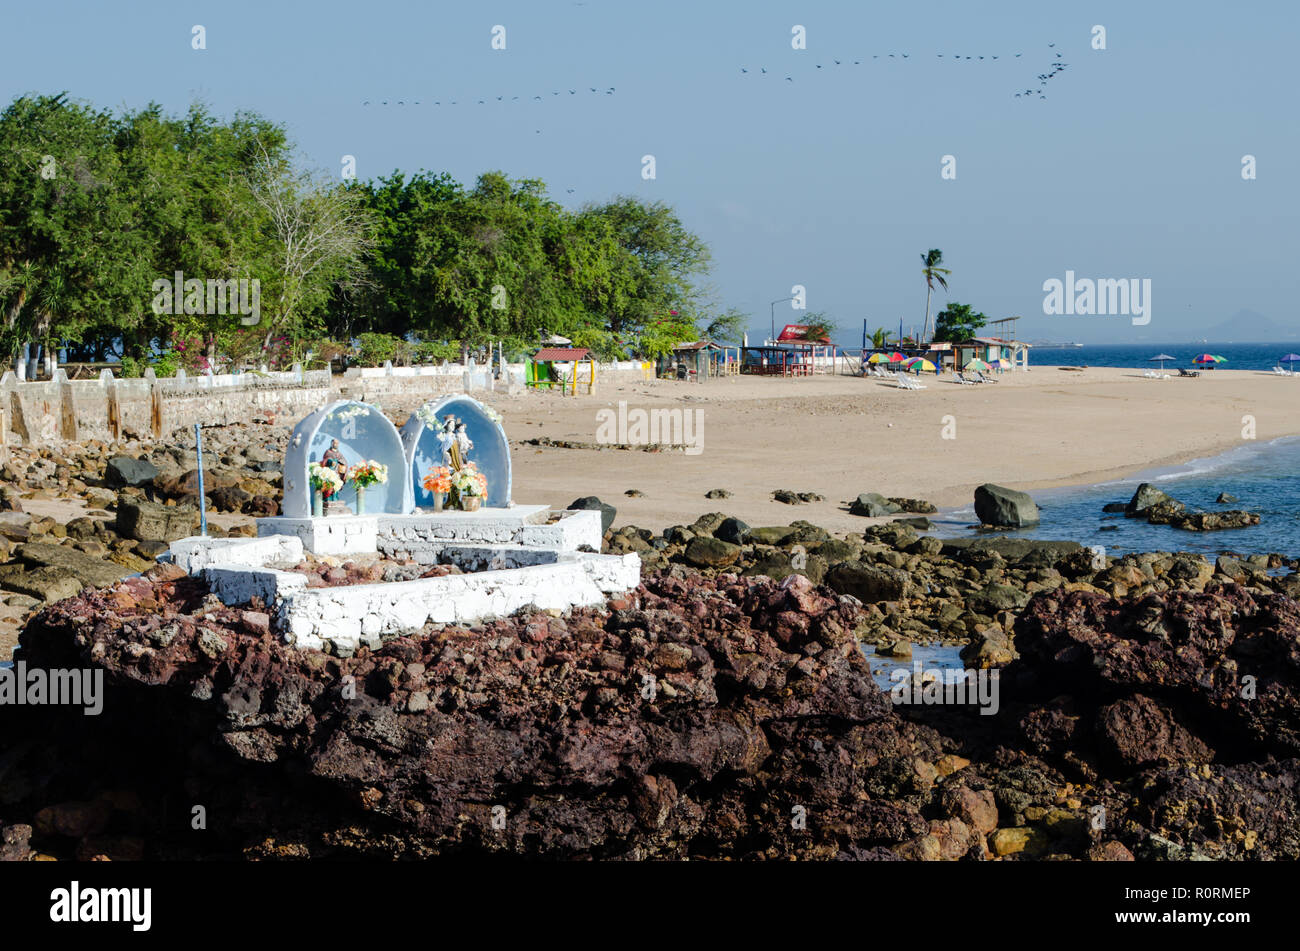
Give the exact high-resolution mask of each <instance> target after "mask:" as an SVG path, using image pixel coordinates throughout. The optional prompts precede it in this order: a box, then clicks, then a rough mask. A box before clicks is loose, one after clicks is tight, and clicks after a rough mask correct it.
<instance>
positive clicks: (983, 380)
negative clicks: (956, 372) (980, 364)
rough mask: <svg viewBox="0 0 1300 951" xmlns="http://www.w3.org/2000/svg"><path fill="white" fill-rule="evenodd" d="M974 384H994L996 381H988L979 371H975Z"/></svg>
mask: <svg viewBox="0 0 1300 951" xmlns="http://www.w3.org/2000/svg"><path fill="white" fill-rule="evenodd" d="M975 382H976V383H996V382H997V380H990V379H989V378H988V377H986V376H985V375H984V374H983V373H981V372H980V371H979V370H976V371H975Z"/></svg>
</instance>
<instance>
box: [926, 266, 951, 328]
mask: <svg viewBox="0 0 1300 951" xmlns="http://www.w3.org/2000/svg"><path fill="white" fill-rule="evenodd" d="M941 264H943V252H942V251H940V250H939V249H938V248H931V249H930V250H929V251H927V252H926V253H925V254H922V255H921V275H922V276H923V277H924V278H925V323H924V324H923V325H922V327H921V339H922V340H926V339H928V335H929V333H930V294H931V293H933V291H934V285H935V284H938V285H939V286H940V287H942V288H943V289H944V290H945V291H946V290H947V289H948V275H949V274H951V273H952V271H950V270H948V269H947V268H946V267H940V265H941Z"/></svg>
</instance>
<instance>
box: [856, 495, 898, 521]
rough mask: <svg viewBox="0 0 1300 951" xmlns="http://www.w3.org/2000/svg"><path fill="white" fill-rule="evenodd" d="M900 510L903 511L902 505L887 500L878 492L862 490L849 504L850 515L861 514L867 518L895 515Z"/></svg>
mask: <svg viewBox="0 0 1300 951" xmlns="http://www.w3.org/2000/svg"><path fill="white" fill-rule="evenodd" d="M901 511H903V508H902V506H900V505H896V504H895V503H893V502H891V501H889V499H887V498H885V497H884V496H883V495H881V494H880V493H879V492H864V493H862V494H861V495H859V496H858V497H857V498H856V499H854V500H853V502H852V504H851V505H849V514H850V515H863V516H866V517H867V518H879V517H880V516H883V515H896V514H898V513H899V512H901Z"/></svg>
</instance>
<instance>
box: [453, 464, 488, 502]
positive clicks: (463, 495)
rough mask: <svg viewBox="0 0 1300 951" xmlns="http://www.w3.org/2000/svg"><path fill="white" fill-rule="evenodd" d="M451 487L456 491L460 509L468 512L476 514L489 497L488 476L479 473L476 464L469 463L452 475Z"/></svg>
mask: <svg viewBox="0 0 1300 951" xmlns="http://www.w3.org/2000/svg"><path fill="white" fill-rule="evenodd" d="M451 486H452V488H453V489H455V490H456V497H457V499H459V501H460V507H461V508H462V509H464V510H465V511H466V512H475V511H477V510H478V507H479V506H480V505H482V504H483V497H484V496H485V495H487V476H485V475H484V474H483V473H481V472H479V471H478V469H477V468H475V466H474V463H472V462H467V463H465V465H463V466H461V468H459V469H457V470H456V471H455V472H453V473H452V474H451Z"/></svg>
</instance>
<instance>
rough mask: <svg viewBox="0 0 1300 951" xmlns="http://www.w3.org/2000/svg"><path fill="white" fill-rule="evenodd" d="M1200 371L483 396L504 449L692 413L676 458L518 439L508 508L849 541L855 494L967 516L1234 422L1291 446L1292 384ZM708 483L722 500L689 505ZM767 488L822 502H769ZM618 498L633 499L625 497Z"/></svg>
mask: <svg viewBox="0 0 1300 951" xmlns="http://www.w3.org/2000/svg"><path fill="white" fill-rule="evenodd" d="M1217 373H1218V375H1217V376H1216V377H1213V378H1204V377H1203V378H1200V379H1197V380H1169V381H1159V382H1157V381H1152V380H1147V379H1144V378H1142V377H1140V376H1138V375H1137V374H1136V372H1135V371H1133V370H1131V369H1126V368H1095V369H1094V368H1090V369H1089V370H1088V371H1086V372H1084V373H1072V372H1064V371H1059V370H1054V369H1051V368H1035V369H1032V370H1031V371H1030V372H1029V373H1028V374H1012V373H1008V374H1004V375H1003V377H1002V378H1001V379H1000V380H999V382H998V383H997V384H993V385H992V386H988V387H987V388H986V387H985V386H978V387H962V386H957V385H955V384H953V383H951V382H949V381H947V380H945V379H944V378H939V379H938V380H937V381H936V380H935V379H934V378H933V377H931V378H930V379H929V380H928V381H927V389H926V390H925V391H919V392H909V391H904V390H901V389H898V388H894V387H891V386H885V385H880V384H879V383H877V382H876V381H870V380H863V379H860V378H854V377H823V378H816V377H814V378H811V379H800V380H771V379H766V380H765V379H762V378H741V380H738V381H734V380H722V381H709V382H708V383H705V384H675V383H644V384H638V385H629V386H620V387H611V388H609V389H608V390H606V391H605V392H598V394H597V396H596V397H595V398H592V399H587V400H580V401H576V402H575V401H573V400H572V399H570V400H568V401H561V400H559V399H558V398H553V399H549V400H547V399H543V400H542V401H533V400H531V399H527V400H521V399H520V398H518V397H515V398H510V397H506V398H498V399H497V400H495V401H494V402H496V404H497V406H498V408H499V409H501V410H502V411H503V412H505V413H506V416H507V427H508V431H509V432H510V434H511V437H512V439H514V440H515V441H516V443H517V445H518V444H519V443H523V442H524V441H525V440H527V439H529V438H532V437H547V438H552V439H559V440H571V441H576V442H592V441H593V438H594V434H595V423H594V418H595V414H596V412H597V410H600V409H604V408H608V407H613V406H615V405H617V403H618V402H619V401H627V402H628V404H629V405H635V406H638V407H654V408H678V407H680V408H684V409H686V410H694V409H697V408H698V409H699V410H701V411H702V412H703V414H704V415H703V420H704V426H703V432H704V440H703V451H702V452H701V453H700V454H699V455H697V456H693V457H688V456H686V455H685V454H684V453H644V452H635V451H625V450H605V451H600V450H592V449H560V448H552V447H546V448H538V447H534V446H529V445H518V449H517V451H516V475H515V496H516V498H518V499H521V500H523V499H528V500H529V501H534V500H536V501H541V502H545V503H547V504H550V505H553V506H562V505H567V504H568V503H569V502H571V501H572V500H573V499H574V498H577V497H578V496H580V495H583V496H585V495H596V496H598V497H600V498H601V499H602V500H603V501H605V502H608V503H610V504H612V505H614V506H615V507H617V508H618V510H619V511H618V516H617V518H616V521H615V524H616V525H628V524H633V525H637V526H639V527H644V528H649V529H653V530H661V529H663V528H665V527H667V526H669V525H672V524H675V523H682V524H685V523H689V522H691V521H693V520H694V519H695V518H696V517H697V516H698V515H700V514H701V513H702V512H706V511H710V510H712V509H726V510H727V511H728V512H729V514H734V515H735V516H736V517H738V518H741V519H743V520H744V521H746V522H749V523H750V524H752V525H764V524H777V523H782V522H786V523H788V522H789V521H791V520H792V519H806V520H808V521H812V522H815V523H816V524H819V525H823V526H825V527H826V528H828V529H831V530H835V531H850V530H857V529H859V528H861V527H865V526H866V525H870V524H872V522H871V520H868V519H863V518H861V517H858V516H851V515H849V514H848V511H847V503H848V502H850V501H851V500H852V499H854V498H856V497H857V495H858V494H860V493H863V492H879V493H880V494H882V495H886V496H907V497H913V498H924V499H926V500H927V501H929V502H932V503H933V504H934V505H936V506H937V507H939V508H940V509H949V508H955V507H959V506H962V505H969V504H970V503H971V499H972V497H973V492H974V489H975V487H976V486H978V485H980V484H983V483H985V482H994V483H997V484H999V485H1005V486H1007V487H1009V488H1015V489H1020V490H1022V491H1028V492H1031V493H1032V492H1036V491H1042V490H1048V489H1050V490H1057V489H1070V488H1086V487H1088V486H1092V485H1097V484H1101V483H1105V482H1112V481H1114V482H1122V481H1126V480H1131V479H1133V478H1135V477H1138V476H1140V475H1142V474H1144V473H1147V472H1149V471H1150V470H1155V469H1162V468H1168V467H1176V466H1180V465H1186V464H1187V463H1189V462H1192V461H1194V460H1198V459H1209V458H1213V457H1217V456H1221V455H1223V454H1225V453H1227V452H1230V451H1232V450H1233V449H1235V448H1237V447H1240V446H1242V445H1243V444H1246V443H1247V440H1244V439H1243V438H1242V430H1243V426H1244V423H1243V417H1246V416H1251V417H1254V418H1255V420H1256V423H1255V425H1256V430H1257V432H1256V436H1257V438H1256V440H1255V443H1256V444H1267V443H1272V442H1274V441H1276V440H1278V439H1283V438H1287V437H1295V436H1300V418H1297V416H1296V414H1295V413H1294V411H1293V410H1291V407H1290V404H1291V403H1292V402H1293V398H1294V396H1295V395H1296V393H1295V384H1294V381H1292V380H1289V379H1288V380H1275V379H1273V378H1271V377H1269V376H1267V375H1265V374H1259V373H1255V372H1253V371H1249V370H1238V371H1226V370H1225V371H1217ZM923 379H925V378H924V377H923ZM1265 381H1267V382H1265ZM801 414H802V415H803V416H805V417H806V419H803V420H801V419H800V415H801ZM945 420H951V421H955V423H956V426H957V430H958V436H957V438H956V439H955V440H952V441H949V442H943V441H942V440H941V437H940V428H941V426H942V425H943V423H944V421H945ZM1065 426H1068V427H1069V428H1068V430H1063V427H1065ZM972 434H973V436H972ZM1062 437H1065V438H1062ZM787 446H788V447H789V448H787ZM971 476H974V477H971ZM712 488H724V489H728V490H730V491H732V493H733V494H732V497H731V498H728V499H722V500H710V499H706V498H705V497H704V493H705V491H707V490H709V489H712ZM778 488H786V489H791V490H794V491H796V492H805V491H813V492H817V493H819V494H821V495H823V496H824V497H825V501H824V502H819V503H809V504H801V505H793V506H791V505H785V504H782V503H778V502H774V501H773V500H772V498H771V493H772V492H773V491H774V490H776V489H778ZM628 489H637V490H640V491H642V492H643V493H644V495H645V497H644V498H627V497H626V496H625V495H624V492H625V491H626V490H628Z"/></svg>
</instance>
